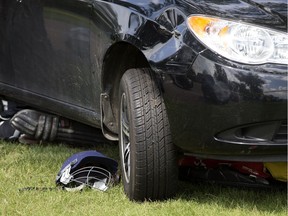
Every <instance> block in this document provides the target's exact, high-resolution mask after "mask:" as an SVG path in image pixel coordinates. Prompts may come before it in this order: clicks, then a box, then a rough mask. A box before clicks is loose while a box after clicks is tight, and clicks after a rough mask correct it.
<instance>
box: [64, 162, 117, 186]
mask: <svg viewBox="0 0 288 216" xmlns="http://www.w3.org/2000/svg"><path fill="white" fill-rule="evenodd" d="M68 178H69V180H68V181H61V180H60V184H61V185H62V186H63V187H64V188H65V189H66V190H68V191H78V190H81V189H83V188H84V187H87V186H88V187H90V188H92V189H97V190H100V191H106V190H107V189H108V188H109V187H110V186H111V185H112V184H113V176H112V174H111V173H110V172H109V171H108V170H106V169H104V168H102V167H96V166H87V167H83V168H80V169H77V170H75V171H74V172H72V173H70V176H69V177H68ZM61 179H62V178H61Z"/></svg>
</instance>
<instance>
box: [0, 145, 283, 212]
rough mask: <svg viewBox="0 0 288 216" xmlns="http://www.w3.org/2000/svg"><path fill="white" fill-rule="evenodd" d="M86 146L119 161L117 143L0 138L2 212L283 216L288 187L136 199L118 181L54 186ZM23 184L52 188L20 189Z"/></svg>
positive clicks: (208, 189) (207, 189) (196, 189)
mask: <svg viewBox="0 0 288 216" xmlns="http://www.w3.org/2000/svg"><path fill="white" fill-rule="evenodd" d="M87 149H95V150H97V151H99V152H101V153H103V154H106V155H107V156H109V157H113V158H115V159H118V154H117V151H118V147H117V146H116V145H115V146H114V145H110V146H108V147H107V146H105V145H99V146H98V145H95V146H89V147H87V148H83V147H71V146H67V145H63V144H59V145H55V144H49V145H44V144H41V145H23V144H18V143H6V142H0V167H1V169H0V215H3V216H4V215H9V216H10V215H12V216H14V215H29V216H30V215H68V216H72V215H105V216H109V215H141V216H142V215H157V216H158V215H189V216H190V215H203V216H204V215H205V216H209V215H211V216H214V215H215V216H218V215H229V216H230V215H233V216H234V215H245V216H246V215H249V216H256V215H285V216H286V215H287V194H286V192H287V191H275V190H252V189H248V188H246V189H243V188H242V189H240V188H231V187H220V186H217V185H207V184H197V185H196V184H191V183H188V182H179V185H178V188H179V191H178V193H177V195H176V197H175V198H174V199H171V200H167V201H162V202H144V203H136V202H131V201H129V200H128V199H127V198H126V196H125V194H124V192H123V187H122V185H121V184H119V185H116V186H114V187H112V188H111V189H109V190H108V191H107V192H100V191H95V190H92V189H86V190H84V191H82V192H68V191H63V190H57V189H55V184H54V183H55V182H54V180H55V177H56V174H57V173H58V171H59V169H60V167H61V166H62V163H63V162H64V161H65V160H66V159H67V158H68V157H69V156H71V155H72V154H74V153H77V152H80V151H84V150H87ZM24 187H40V188H41V187H51V188H53V190H48V191H41V190H31V191H19V189H21V188H24Z"/></svg>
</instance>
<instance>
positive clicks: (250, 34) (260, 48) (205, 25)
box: [187, 15, 288, 64]
mask: <svg viewBox="0 0 288 216" xmlns="http://www.w3.org/2000/svg"><path fill="white" fill-rule="evenodd" d="M187 24H188V26H189V28H190V29H191V31H192V32H193V33H194V34H195V35H196V37H197V38H198V39H199V40H200V41H201V42H202V43H203V44H204V45H206V46H207V47H208V48H210V49H211V50H213V51H214V52H216V53H218V54H220V55H222V56H224V57H226V58H228V59H231V60H234V61H237V62H241V63H245V64H263V63H280V64H287V63H288V35H287V34H285V33H281V32H278V31H273V30H270V29H267V28H262V27H259V26H255V25H251V24H246V23H240V22H234V21H230V20H224V19H219V18H214V17H207V16H199V15H193V16H190V17H189V18H188V20H187Z"/></svg>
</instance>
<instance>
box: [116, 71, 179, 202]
mask: <svg viewBox="0 0 288 216" xmlns="http://www.w3.org/2000/svg"><path fill="white" fill-rule="evenodd" d="M119 92H120V95H119V97H120V103H119V148H120V159H121V169H122V181H123V185H124V191H125V193H126V194H127V196H128V197H129V199H130V200H136V201H144V200H162V199H166V198H169V197H171V196H173V195H174V193H175V191H176V181H177V178H178V174H177V171H178V168H177V162H176V150H175V147H174V145H173V143H172V141H171V135H170V128H169V122H168V117H167V113H166V108H165V104H164V101H163V98H162V95H161V91H160V90H159V87H158V85H157V82H156V79H155V78H154V76H153V73H152V71H151V70H150V69H130V70H128V71H126V72H125V74H124V75H123V77H122V79H121V83H120V91H119Z"/></svg>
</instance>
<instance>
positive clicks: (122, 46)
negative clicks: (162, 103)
mask: <svg viewBox="0 0 288 216" xmlns="http://www.w3.org/2000/svg"><path fill="white" fill-rule="evenodd" d="M143 67H150V66H149V63H148V61H147V59H146V57H145V56H144V54H143V53H142V52H141V51H140V50H139V49H138V48H137V47H135V46H134V45H132V44H130V43H128V42H117V43H115V44H113V45H112V46H111V47H110V48H109V49H108V50H107V52H106V54H105V57H104V60H103V69H102V77H101V84H102V94H101V127H102V132H103V134H104V135H105V137H106V138H108V139H110V140H117V139H118V136H117V132H118V112H117V110H118V103H119V98H118V89H119V83H120V79H121V77H122V75H123V74H124V73H125V71H127V70H128V69H131V68H143Z"/></svg>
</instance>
